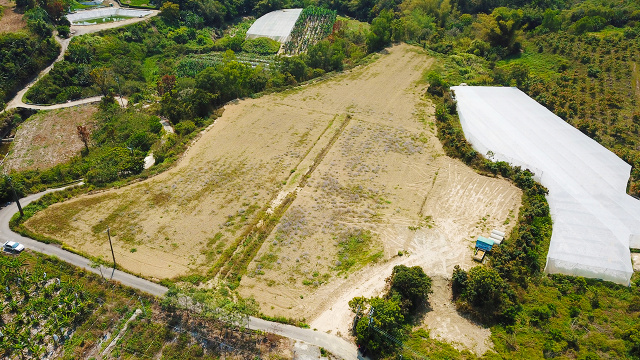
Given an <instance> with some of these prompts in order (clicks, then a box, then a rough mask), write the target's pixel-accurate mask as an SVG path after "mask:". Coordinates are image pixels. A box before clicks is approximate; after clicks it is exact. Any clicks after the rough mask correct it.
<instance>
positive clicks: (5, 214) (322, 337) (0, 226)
mask: <svg viewBox="0 0 640 360" xmlns="http://www.w3.org/2000/svg"><path fill="white" fill-rule="evenodd" d="M62 189H64V188H58V189H50V190H47V191H43V192H41V193H38V194H33V195H29V196H27V197H25V198H22V199H20V204H21V205H22V206H23V207H24V206H26V205H27V204H29V203H30V202H32V201H35V200H37V199H39V198H40V197H42V195H44V194H47V193H50V192H53V191H58V190H62ZM17 212H18V206H17V205H16V204H15V203H11V205H9V206H6V207H4V208H3V209H1V210H0V241H2V242H3V243H4V242H5V241H9V240H10V241H17V242H19V243H21V244H23V245H24V246H25V247H26V248H27V249H30V250H32V251H37V252H40V253H43V254H47V255H53V256H56V257H58V258H59V259H61V260H63V261H66V262H68V263H70V264H73V265H75V266H77V267H80V268H83V269H85V270H88V271H91V272H93V273H96V274H100V270H99V269H97V268H95V269H94V268H92V267H91V261H90V260H88V259H86V258H84V257H82V256H80V255H76V254H74V253H71V252H69V251H66V250H63V249H62V248H61V247H60V246H59V245H53V244H45V243H41V242H39V241H36V240H33V239H30V238H27V237H24V236H21V235H19V234H16V233H14V232H13V231H11V229H10V228H9V220H11V217H12V216H13V215H14V214H15V213H17ZM111 272H112V269H109V268H105V267H102V274H104V275H105V276H106V277H110V275H111ZM113 280H116V281H119V282H120V283H122V284H123V285H126V286H129V287H132V288H135V289H138V290H141V291H144V292H146V293H149V294H152V295H155V296H158V297H162V296H164V294H165V293H166V292H167V291H168V289H167V288H166V287H164V286H162V285H158V284H156V283H153V282H151V281H148V280H145V279H141V278H139V277H136V276H133V275H131V274H127V273H124V272H122V271H119V270H116V271H115V272H114V273H113ZM249 328H250V329H252V330H260V331H265V332H269V333H274V334H278V335H281V336H284V337H288V338H290V339H294V340H299V341H304V342H306V343H309V344H313V345H316V346H319V347H323V348H325V349H327V350H328V351H329V352H331V353H333V354H334V355H336V356H339V357H341V358H343V359H349V360H350V359H363V358H362V357H360V356H359V354H358V351H357V349H356V346H355V345H353V344H351V343H349V342H347V341H346V340H344V339H342V338H340V337H337V336H335V335H331V334H327V333H323V332H319V331H313V330H311V329H302V328H298V327H295V326H291V325H285V324H280V323H276V322H271V321H266V320H262V319H259V318H255V317H250V319H249Z"/></svg>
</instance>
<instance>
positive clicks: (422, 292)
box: [389, 265, 433, 313]
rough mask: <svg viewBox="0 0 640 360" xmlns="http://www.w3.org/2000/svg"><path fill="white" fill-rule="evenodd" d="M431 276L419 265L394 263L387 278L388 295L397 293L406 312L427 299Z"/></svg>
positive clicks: (413, 309) (409, 311) (411, 310)
mask: <svg viewBox="0 0 640 360" xmlns="http://www.w3.org/2000/svg"><path fill="white" fill-rule="evenodd" d="M432 292H433V291H431V278H430V277H429V276H427V274H425V273H424V270H423V269H422V268H421V267H419V266H413V267H407V266H404V265H396V266H394V267H393V272H392V273H391V277H390V279H389V296H390V297H393V296H394V295H396V294H397V295H399V296H400V298H401V299H402V307H403V309H406V311H405V312H406V313H411V312H413V311H415V310H416V309H417V308H418V307H419V306H420V305H422V304H424V303H426V302H428V301H429V294H430V293H432Z"/></svg>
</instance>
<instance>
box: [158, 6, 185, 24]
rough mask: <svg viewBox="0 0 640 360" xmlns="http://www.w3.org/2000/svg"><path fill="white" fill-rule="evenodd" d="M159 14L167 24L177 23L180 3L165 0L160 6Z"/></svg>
mask: <svg viewBox="0 0 640 360" xmlns="http://www.w3.org/2000/svg"><path fill="white" fill-rule="evenodd" d="M160 16H162V18H163V19H164V20H165V21H166V22H167V23H168V24H177V23H178V22H179V21H180V5H178V4H174V3H172V2H170V1H167V2H165V3H164V4H162V6H161V7H160Z"/></svg>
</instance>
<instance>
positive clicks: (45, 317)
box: [0, 255, 97, 359]
mask: <svg viewBox="0 0 640 360" xmlns="http://www.w3.org/2000/svg"><path fill="white" fill-rule="evenodd" d="M25 265H26V264H25V260H24V257H11V256H6V255H0V293H1V295H0V329H1V330H0V354H1V355H2V358H3V359H11V358H14V357H15V358H21V359H23V358H25V356H27V357H29V358H33V359H40V358H42V357H43V356H47V355H50V354H51V353H52V351H53V350H54V349H55V348H56V347H57V346H58V345H59V344H61V343H63V342H64V341H66V340H68V339H69V337H70V336H71V335H72V334H73V331H74V329H75V328H76V327H77V326H78V325H80V324H81V323H82V322H83V321H84V320H85V319H86V317H87V315H89V314H91V312H92V311H93V310H94V309H95V308H96V306H97V305H96V301H95V297H94V296H93V295H92V294H91V293H89V292H87V291H85V289H84V288H83V286H82V283H79V282H72V281H70V280H65V279H62V280H61V279H60V278H58V277H54V275H53V274H51V273H50V274H47V271H46V270H45V268H44V267H43V266H41V265H36V266H35V267H33V268H29V267H27V266H25Z"/></svg>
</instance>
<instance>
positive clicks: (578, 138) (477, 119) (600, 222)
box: [452, 86, 640, 285]
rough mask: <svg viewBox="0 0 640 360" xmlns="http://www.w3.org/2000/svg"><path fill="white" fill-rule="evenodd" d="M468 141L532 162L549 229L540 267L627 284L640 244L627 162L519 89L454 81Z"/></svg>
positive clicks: (502, 156) (639, 211) (499, 155)
mask: <svg viewBox="0 0 640 360" xmlns="http://www.w3.org/2000/svg"><path fill="white" fill-rule="evenodd" d="M452 90H453V91H454V93H455V98H456V100H457V104H458V105H457V106H458V114H459V115H460V123H461V125H462V128H463V130H464V133H465V136H466V138H467V140H469V142H471V144H472V145H473V147H474V148H475V149H476V150H478V151H479V152H481V153H482V154H487V152H488V151H492V152H493V153H494V156H493V159H494V160H502V161H507V162H509V163H511V164H512V165H519V166H522V167H523V168H529V169H531V170H532V171H533V172H535V173H536V176H535V178H536V180H538V181H540V182H541V183H542V184H543V185H544V186H546V187H547V188H548V189H549V195H548V196H547V199H548V201H549V207H550V210H551V217H552V219H553V234H552V236H551V245H550V247H549V253H548V255H547V265H546V268H545V271H546V272H548V273H562V274H567V275H574V276H585V277H590V278H599V279H604V280H609V281H613V282H616V283H619V284H624V285H628V284H629V281H630V278H631V275H632V274H633V268H632V265H631V256H630V251H629V247H632V248H640V201H638V200H637V199H634V198H633V197H631V196H629V195H627V193H626V188H627V182H628V180H629V175H630V172H631V166H630V165H628V164H627V163H625V162H624V161H622V159H620V158H619V157H617V156H616V155H615V154H613V153H612V152H611V151H609V150H607V149H606V148H604V147H603V146H602V145H600V144H598V143H597V142H596V141H594V140H592V139H591V138H589V137H588V136H586V135H584V134H583V133H581V132H580V131H579V130H577V129H575V128H574V127H572V126H571V125H569V124H567V123H566V122H565V121H564V120H562V119H561V118H559V117H558V116H556V115H555V114H553V113H552V112H551V111H549V110H547V109H546V108H545V107H544V106H542V105H540V104H538V103H537V102H536V101H535V100H533V99H531V98H530V97H529V96H527V95H526V94H525V93H523V92H522V91H520V90H518V89H517V88H507V87H475V86H454V87H452Z"/></svg>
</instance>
